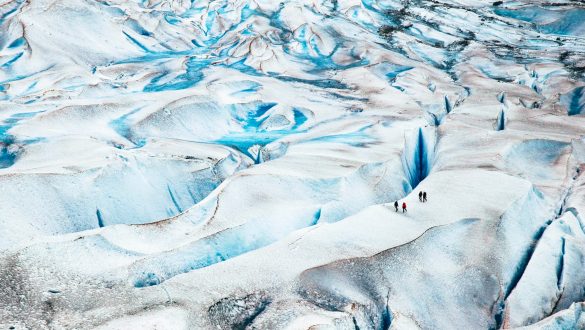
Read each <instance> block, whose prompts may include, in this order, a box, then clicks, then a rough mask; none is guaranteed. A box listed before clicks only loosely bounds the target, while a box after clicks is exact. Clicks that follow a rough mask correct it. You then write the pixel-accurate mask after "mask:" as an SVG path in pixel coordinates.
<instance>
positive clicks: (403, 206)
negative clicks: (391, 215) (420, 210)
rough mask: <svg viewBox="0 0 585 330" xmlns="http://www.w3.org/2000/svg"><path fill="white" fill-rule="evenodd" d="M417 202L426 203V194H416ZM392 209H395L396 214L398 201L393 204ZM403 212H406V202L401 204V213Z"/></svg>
mask: <svg viewBox="0 0 585 330" xmlns="http://www.w3.org/2000/svg"><path fill="white" fill-rule="evenodd" d="M418 200H419V201H421V202H423V203H426V201H427V192H426V191H419V192H418ZM394 208H395V209H396V212H398V201H396V202H394ZM404 212H408V210H407V209H406V202H402V213H404Z"/></svg>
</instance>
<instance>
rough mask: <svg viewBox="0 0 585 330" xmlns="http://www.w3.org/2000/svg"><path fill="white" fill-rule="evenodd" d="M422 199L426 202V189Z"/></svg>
mask: <svg viewBox="0 0 585 330" xmlns="http://www.w3.org/2000/svg"><path fill="white" fill-rule="evenodd" d="M422 201H423V202H426V201H427V192H426V191H424V192H423V194H422Z"/></svg>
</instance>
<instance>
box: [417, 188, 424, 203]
mask: <svg viewBox="0 0 585 330" xmlns="http://www.w3.org/2000/svg"><path fill="white" fill-rule="evenodd" d="M422 196H423V192H422V190H421V191H419V192H418V200H419V201H421V202H422V201H423V200H422Z"/></svg>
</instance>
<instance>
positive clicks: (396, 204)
mask: <svg viewBox="0 0 585 330" xmlns="http://www.w3.org/2000/svg"><path fill="white" fill-rule="evenodd" d="M394 208H395V209H396V212H398V201H396V202H394Z"/></svg>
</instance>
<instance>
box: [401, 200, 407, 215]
mask: <svg viewBox="0 0 585 330" xmlns="http://www.w3.org/2000/svg"><path fill="white" fill-rule="evenodd" d="M404 212H408V210H407V209H406V202H403V203H402V213H404Z"/></svg>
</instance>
